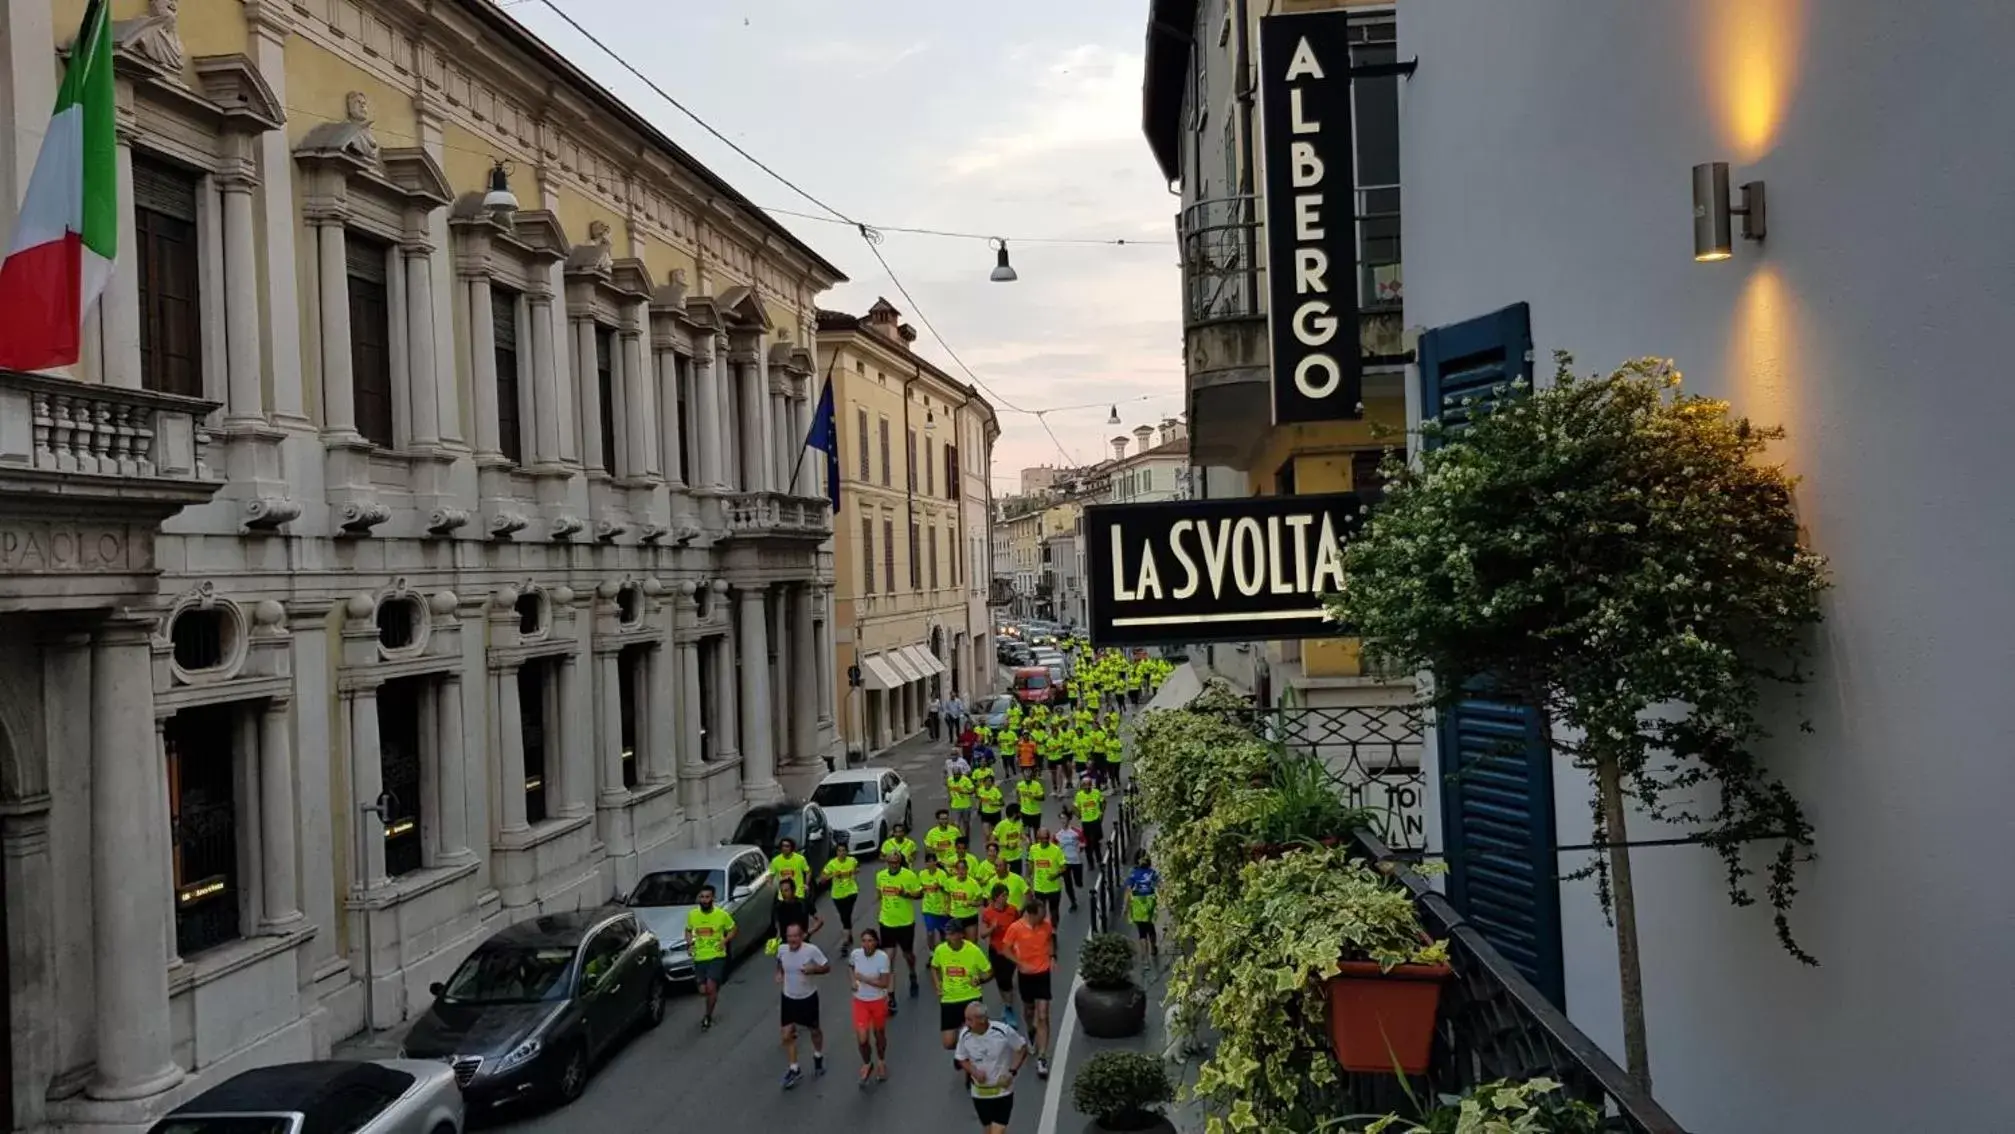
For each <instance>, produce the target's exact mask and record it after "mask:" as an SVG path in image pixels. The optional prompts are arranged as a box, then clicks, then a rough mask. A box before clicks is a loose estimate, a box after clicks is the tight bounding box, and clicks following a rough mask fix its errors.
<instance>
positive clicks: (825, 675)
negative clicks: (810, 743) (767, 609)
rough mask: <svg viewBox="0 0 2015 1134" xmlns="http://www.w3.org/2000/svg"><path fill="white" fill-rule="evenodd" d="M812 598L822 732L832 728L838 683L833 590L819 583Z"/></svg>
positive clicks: (820, 727) (820, 726)
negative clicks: (816, 613)
mask: <svg viewBox="0 0 2015 1134" xmlns="http://www.w3.org/2000/svg"><path fill="white" fill-rule="evenodd" d="M812 596H813V598H814V600H815V601H816V602H817V603H818V617H819V619H820V621H819V623H818V634H817V639H818V641H817V644H816V646H815V647H814V651H815V653H816V654H817V656H818V664H819V677H818V685H819V729H820V731H821V732H823V731H825V730H828V729H830V728H832V727H833V698H834V696H835V692H834V691H835V689H836V688H837V687H838V683H839V678H838V676H837V675H836V673H835V665H836V663H835V661H834V658H835V657H836V655H835V653H834V651H833V589H832V588H831V587H830V586H827V585H826V584H824V583H820V584H818V585H817V586H816V587H815V588H814V589H813V591H812Z"/></svg>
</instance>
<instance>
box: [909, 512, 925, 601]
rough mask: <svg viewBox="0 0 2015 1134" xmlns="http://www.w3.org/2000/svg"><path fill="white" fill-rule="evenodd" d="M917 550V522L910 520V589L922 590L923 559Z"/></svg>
mask: <svg viewBox="0 0 2015 1134" xmlns="http://www.w3.org/2000/svg"><path fill="white" fill-rule="evenodd" d="M918 550H919V549H918V547H917V522H916V521H915V520H911V521H910V589H911V590H913V591H920V590H923V588H924V560H923V556H922V555H920V554H918Z"/></svg>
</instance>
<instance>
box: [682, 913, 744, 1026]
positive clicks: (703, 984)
mask: <svg viewBox="0 0 2015 1134" xmlns="http://www.w3.org/2000/svg"><path fill="white" fill-rule="evenodd" d="M699 898H700V904H699V905H698V906H696V907H694V908H693V909H690V910H687V911H686V952H687V954H688V955H690V956H691V957H692V958H693V980H694V982H695V983H697V984H698V985H699V986H700V992H701V994H702V995H704V996H705V997H706V998H707V1014H706V1015H704V1016H702V1017H700V1030H701V1031H706V1030H707V1029H709V1028H712V1027H713V1026H714V1004H715V1002H716V1001H717V1000H719V999H720V995H721V979H722V978H723V977H725V976H727V973H728V951H729V950H730V949H731V948H733V946H734V942H735V915H733V914H731V913H729V912H728V911H726V910H724V909H722V908H720V907H719V906H717V905H715V904H714V888H713V887H712V886H702V887H700V893H699Z"/></svg>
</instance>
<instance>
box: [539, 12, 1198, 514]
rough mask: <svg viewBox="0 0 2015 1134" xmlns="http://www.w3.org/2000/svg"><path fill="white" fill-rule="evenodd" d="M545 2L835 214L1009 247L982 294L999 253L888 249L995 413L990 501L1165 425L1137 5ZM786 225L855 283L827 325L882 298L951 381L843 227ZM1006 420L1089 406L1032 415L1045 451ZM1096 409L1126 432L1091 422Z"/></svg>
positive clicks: (1099, 420) (760, 193) (1173, 373)
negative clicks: (1034, 471)
mask: <svg viewBox="0 0 2015 1134" xmlns="http://www.w3.org/2000/svg"><path fill="white" fill-rule="evenodd" d="M507 2H508V7H509V10H510V12H511V14H512V15H514V16H516V17H517V18H518V19H520V20H522V21H523V22H524V23H525V24H526V25H527V26H529V27H531V28H532V29H533V30H534V31H536V32H538V33H539V34H540V35H541V36H543V37H545V38H546V40H547V41H548V42H550V43H552V44H553V45H554V46H555V47H557V48H559V49H560V50H561V51H563V52H565V53H566V54H567V55H568V56H569V57H570V58H572V59H574V60H575V61H576V63H578V64H579V65H580V66H582V67H583V68H584V69H586V70H587V71H588V72H589V73H590V74H592V75H594V76H595V77H596V78H597V79H599V80H601V81H602V82H604V83H606V84H607V85H608V86H609V87H610V88H611V89H612V90H614V91H615V92H616V93H617V94H619V95H621V96H622V97H623V98H624V99H625V100H627V101H628V102H630V103H631V105H633V106H635V107H636V108H637V109H638V110H640V111H641V112H643V113H644V114H645V115H647V116H649V117H650V118H652V119H653V120H654V121H655V122H657V123H658V124H659V125H660V126H661V127H662V128H663V129H664V130H665V132H666V133H668V134H670V135H671V136H672V137H673V138H674V139H676V140H677V141H678V142H679V143H680V144H681V145H683V146H685V147H686V148H687V150H688V151H690V152H691V153H693V154H694V155H695V156H697V157H698V158H700V160H702V161H704V162H706V163H707V164H708V165H709V166H711V167H712V168H713V169H714V170H715V171H716V172H718V173H720V174H722V175H723V176H724V177H726V178H727V179H728V180H729V181H731V182H732V183H733V184H734V185H735V186H736V187H737V188H739V189H740V190H741V191H742V192H743V194H744V195H746V196H747V197H749V198H750V199H751V200H753V201H755V202H756V203H757V204H759V205H766V206H776V207H779V208H784V209H790V210H793V211H799V212H807V213H818V212H820V211H821V210H819V209H818V207H817V206H815V205H812V204H811V203H809V202H807V201H806V200H804V199H803V198H802V197H799V196H797V195H796V194H794V193H793V192H792V191H791V190H789V189H787V188H785V187H784V186H783V185H782V184H780V183H778V182H777V181H776V180H774V179H772V178H771V177H769V176H768V175H767V174H765V173H763V172H762V171H761V170H759V169H757V168H755V167H754V166H753V165H750V164H749V163H748V162H747V161H744V160H743V159H742V158H740V157H738V156H736V155H735V154H734V152H733V151H731V150H730V149H728V148H727V147H726V146H724V145H722V144H721V143H719V142H717V141H715V140H714V139H712V138H710V137H708V136H707V135H706V133H705V132H704V131H702V130H701V129H700V128H699V127H698V126H696V125H694V124H693V122H692V121H691V120H690V119H688V118H686V117H685V116H683V115H681V114H680V113H679V112H678V111H677V110H675V109H674V108H672V107H671V106H669V105H667V104H666V103H665V102H664V100H662V99H660V98H659V97H658V96H657V95H655V94H653V93H651V91H650V90H649V89H648V88H647V87H645V86H644V85H643V84H642V83H641V82H639V81H638V80H636V79H635V78H633V77H631V76H630V75H628V74H627V73H625V72H624V71H623V70H622V68H621V67H620V66H618V65H617V64H616V63H614V62H612V61H611V60H610V59H609V58H608V57H607V56H605V55H603V54H601V52H600V51H598V50H597V49H596V48H595V47H594V46H593V45H592V44H590V43H588V42H587V41H586V40H584V39H583V38H581V36H580V35H578V34H577V33H575V32H574V31H573V30H572V29H570V28H568V27H567V26H566V25H565V24H564V23H562V22H561V21H560V20H559V19H558V17H556V16H554V15H553V13H552V12H551V11H549V10H547V9H546V7H545V5H544V3H543V2H542V0H507ZM556 2H557V3H559V4H560V6H561V7H562V8H564V9H565V10H566V11H567V12H568V13H569V14H571V15H572V16H573V17H574V18H575V19H576V20H578V21H579V22H580V23H581V24H582V25H583V26H584V27H586V28H587V29H588V30H589V31H591V32H593V33H595V34H596V35H597V36H598V37H600V38H601V39H602V40H603V42H605V43H607V44H609V45H610V46H611V47H612V48H614V49H615V50H616V51H618V52H620V53H621V54H622V55H623V56H624V57H625V58H626V59H628V60H629V61H630V62H631V63H632V64H634V65H635V66H637V67H638V69H640V70H642V71H643V72H644V73H645V74H647V75H649V76H651V78H652V79H653V80H654V81H655V82H656V83H657V84H658V85H659V86H661V87H663V88H664V89H665V90H666V91H667V92H668V93H670V94H671V95H673V96H674V97H676V98H678V99H679V100H680V101H681V102H683V103H684V104H685V105H686V106H687V107H688V108H690V109H691V110H692V111H693V112H694V113H696V114H698V115H700V116H701V117H702V118H705V119H706V120H707V121H708V122H710V123H711V124H712V125H713V126H714V127H715V128H716V129H718V130H720V131H721V132H722V133H723V134H725V135H727V136H728V137H730V138H733V139H734V141H735V144H736V145H739V146H741V147H742V148H744V149H746V150H747V151H749V152H750V153H751V154H753V155H755V156H756V157H758V158H760V159H761V160H762V161H763V162H764V163H766V164H768V165H769V166H770V167H771V168H773V169H775V170H776V171H777V172H778V173H781V174H782V175H783V176H785V177H787V178H789V179H791V180H792V181H794V182H796V183H797V184H799V185H801V186H803V187H804V189H806V190H807V191H809V192H810V193H811V194H812V195H814V196H816V197H819V198H820V199H822V200H824V201H826V202H827V203H828V204H830V205H832V206H833V207H834V208H836V209H838V210H840V211H841V212H844V213H846V214H847V215H849V216H852V217H856V218H858V219H860V220H863V221H866V222H867V223H869V224H880V225H903V226H908V227H918V228H938V229H948V230H957V231H964V232H990V233H999V234H1002V235H1005V236H1007V237H1008V238H1009V240H1010V248H1011V250H1012V252H1013V257H1014V265H1015V268H1016V270H1017V271H1019V272H1020V273H1021V279H1020V281H1019V282H1017V283H1013V284H995V283H990V282H988V280H987V272H988V271H989V270H990V269H991V268H992V266H993V253H992V252H991V251H990V250H989V249H988V248H987V246H986V245H985V244H984V243H982V242H979V241H965V240H947V239H942V238H935V237H923V236H910V235H904V234H901V233H888V234H887V237H886V241H885V243H884V244H883V245H882V253H883V255H884V256H886V257H887V258H888V261H889V264H890V265H891V266H892V267H893V268H894V269H895V271H896V273H897V274H898V275H899V276H900V277H901V278H902V281H903V283H904V284H905V285H907V286H908V288H909V291H910V294H911V295H912V296H914V297H915V299H916V303H917V305H919V306H920V307H921V308H922V311H921V314H922V315H923V316H924V317H925V318H927V319H928V320H929V322H931V323H932V324H935V326H936V328H937V330H938V332H940V333H941V334H942V335H943V336H944V339H945V341H946V342H947V343H949V344H950V347H951V350H952V351H955V352H956V353H957V355H958V357H959V358H960V359H962V360H963V361H964V362H965V364H966V365H967V366H969V367H971V369H972V372H973V374H975V375H976V376H977V377H978V379H979V382H980V383H981V385H982V386H983V387H985V388H987V389H989V390H991V391H992V393H993V399H992V400H993V401H994V404H995V407H996V409H998V410H1000V411H1001V415H1000V416H1001V426H1002V429H1001V440H1000V443H999V444H998V445H997V446H996V448H995V450H994V469H993V471H994V477H995V484H996V486H997V488H999V489H1002V490H1010V491H1011V490H1012V488H1013V486H1014V483H1015V479H1016V477H1017V474H1018V472H1019V470H1020V469H1021V468H1022V467H1023V466H1025V465H1033V464H1043V463H1049V464H1061V463H1064V461H1065V454H1066V453H1067V454H1068V456H1069V458H1070V459H1071V460H1072V461H1074V462H1076V461H1088V460H1096V459H1098V457H1099V456H1100V455H1109V454H1110V450H1109V449H1108V448H1107V446H1106V440H1107V438H1109V437H1111V436H1112V435H1114V434H1115V433H1119V432H1124V431H1130V430H1131V429H1132V428H1133V427H1134V426H1136V425H1140V424H1152V423H1154V422H1157V421H1159V420H1160V419H1161V418H1162V417H1165V416H1172V415H1176V414H1179V413H1180V412H1181V409H1182V362H1181V326H1180V319H1179V313H1178V308H1177V304H1178V300H1179V291H1178V276H1177V270H1176V250H1175V247H1174V243H1173V228H1174V222H1173V217H1174V214H1175V211H1176V205H1175V199H1174V198H1173V197H1171V196H1170V195H1169V194H1168V191H1167V189H1166V187H1165V186H1164V185H1163V183H1162V180H1161V175H1160V173H1159V171H1157V170H1156V168H1155V165H1154V160H1153V158H1152V157H1151V156H1150V154H1149V153H1148V149H1147V144H1146V142H1145V141H1144V140H1143V139H1142V137H1141V133H1140V85H1141V44H1142V37H1143V33H1144V30H1145V18H1146V3H1145V0H1096V2H1094V3H1086V2H1085V0H1016V2H1015V3H1011V4H989V3H981V2H977V0H957V2H952V3H946V2H945V0H872V2H870V0H710V2H707V3H701V2H699V0H676V3H670V4H668V3H666V0H556ZM667 9H676V11H677V15H676V17H670V18H668V14H667ZM779 219H780V220H782V221H783V222H784V223H785V224H787V225H789V226H790V227H791V228H792V229H793V230H794V231H795V232H797V233H798V235H799V236H801V237H802V238H803V239H804V240H805V241H806V242H807V243H809V244H810V245H812V247H814V248H816V249H818V250H819V252H820V253H821V254H823V255H824V256H825V257H826V258H827V259H829V260H831V261H832V262H833V263H835V264H837V265H839V266H840V267H841V268H842V269H844V270H845V271H846V273H847V274H848V275H849V276H850V277H851V278H852V282H851V283H847V284H843V285H841V286H840V287H839V288H838V289H836V290H834V291H831V292H828V293H826V294H825V295H824V296H823V297H822V298H821V303H822V304H823V305H824V306H827V307H835V308H840V309H843V310H848V311H853V312H861V311H865V310H866V309H867V307H868V305H870V304H872V303H873V302H874V301H875V298H876V297H877V296H881V295H886V296H888V297H889V299H890V301H891V302H893V303H894V304H895V305H896V306H897V307H899V308H902V309H903V313H904V316H905V318H907V319H908V320H909V321H910V322H911V323H912V324H914V325H915V326H916V327H917V329H918V331H919V332H920V335H921V337H920V339H919V341H918V347H919V348H920V349H921V350H922V351H923V352H924V354H925V355H926V356H927V357H929V358H930V359H931V360H932V361H934V362H936V363H937V364H938V365H940V366H942V367H944V368H945V369H946V370H947V371H948V372H950V373H952V374H953V375H955V376H956V375H960V374H961V373H962V372H961V371H960V369H959V367H958V365H957V364H956V363H955V362H954V361H953V360H952V359H951V358H950V357H949V356H948V355H947V354H946V351H945V349H944V347H943V346H941V345H940V344H938V343H937V342H936V341H934V340H933V339H932V338H931V336H930V333H929V332H928V331H927V330H925V327H924V321H925V320H924V319H920V318H918V314H919V313H918V311H916V310H915V309H913V308H912V307H911V305H910V304H908V303H906V302H904V300H903V299H902V297H901V296H900V295H899V294H898V293H897V291H896V289H895V287H894V285H893V284H891V283H890V281H889V278H888V276H887V275H886V274H885V273H884V272H883V271H882V269H881V266H880V265H879V264H877V263H876V261H875V258H874V256H873V254H872V253H871V252H870V251H869V250H868V248H867V247H866V246H865V245H864V244H863V243H862V241H861V239H860V237H859V236H857V235H856V234H855V233H854V232H853V231H852V230H851V229H848V228H846V227H845V226H843V225H838V224H825V223H819V222H816V221H810V220H799V219H794V218H791V217H779ZM1017 236H1026V237H1075V238H1096V239H1126V240H1128V241H1129V242H1134V241H1143V242H1149V243H1141V244H1131V243H1130V245H1129V246H1128V247H1114V246H1097V245H1090V246H1080V245H1044V244H1035V243H1017V242H1015V241H1014V239H1013V238H1014V237H1017ZM1003 403H1012V404H1013V405H1015V406H1020V407H1023V408H1025V409H1029V410H1040V409H1049V408H1053V407H1072V406H1077V407H1085V408H1077V409H1058V410H1057V412H1054V413H1051V414H1049V415H1048V417H1047V420H1048V422H1049V424H1050V426H1051V428H1052V429H1054V431H1055V433H1056V437H1057V439H1058V440H1052V439H1051V438H1050V436H1049V434H1048V433H1046V432H1045V431H1044V429H1043V426H1042V424H1041V423H1040V422H1038V421H1037V420H1036V418H1034V417H1033V416H1030V415H1028V414H1023V413H1014V412H1011V411H1009V410H1008V408H1007V406H1006V405H1004V404H1003ZM1112 403H1118V405H1119V413H1120V418H1121V420H1122V422H1123V428H1121V429H1113V428H1110V427H1108V426H1107V425H1106V420H1107V412H1108V410H1107V407H1108V406H1109V405H1110V404H1112ZM1088 404H1089V405H1088ZM1059 442H1060V445H1059Z"/></svg>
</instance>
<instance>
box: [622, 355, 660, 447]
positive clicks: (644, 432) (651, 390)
mask: <svg viewBox="0 0 2015 1134" xmlns="http://www.w3.org/2000/svg"><path fill="white" fill-rule="evenodd" d="M656 393H657V383H656V382H654V381H652V375H651V372H650V371H649V370H647V369H645V368H644V340H643V336H642V334H641V333H640V332H638V331H636V330H634V329H626V330H624V331H623V397H624V399H625V401H626V402H627V403H628V404H627V405H626V406H625V407H624V414H623V424H624V425H625V427H626V428H627V430H628V434H629V448H630V451H629V454H628V456H629V458H630V463H629V466H628V467H627V468H625V469H624V470H623V473H624V475H626V476H632V477H640V476H655V475H657V474H658V473H660V472H662V471H663V466H662V465H661V464H660V463H659V460H658V446H657V444H656V441H657V439H658V428H657V422H658V406H657V399H656V397H655V396H654V395H655V394H656Z"/></svg>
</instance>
